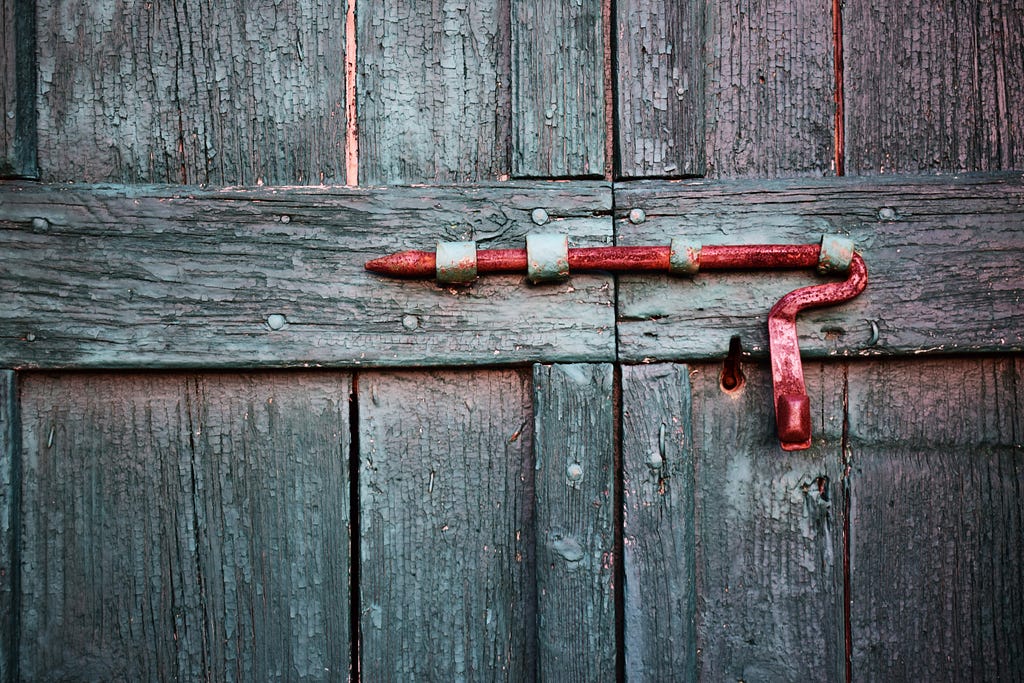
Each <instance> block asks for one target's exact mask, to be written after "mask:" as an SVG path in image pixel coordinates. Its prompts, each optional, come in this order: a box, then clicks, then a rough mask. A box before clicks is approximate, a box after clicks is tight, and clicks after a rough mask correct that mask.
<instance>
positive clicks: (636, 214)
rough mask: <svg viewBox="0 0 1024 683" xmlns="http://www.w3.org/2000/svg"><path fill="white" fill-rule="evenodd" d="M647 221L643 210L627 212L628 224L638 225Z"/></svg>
mask: <svg viewBox="0 0 1024 683" xmlns="http://www.w3.org/2000/svg"><path fill="white" fill-rule="evenodd" d="M645 220H647V212H646V211H644V210H643V209H630V211H629V222H630V223H632V224H633V225H639V224H641V223H643V222H644V221H645Z"/></svg>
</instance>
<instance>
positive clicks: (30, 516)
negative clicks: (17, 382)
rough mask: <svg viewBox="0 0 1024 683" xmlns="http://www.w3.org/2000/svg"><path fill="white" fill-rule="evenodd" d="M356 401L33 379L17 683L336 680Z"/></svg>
mask: <svg viewBox="0 0 1024 683" xmlns="http://www.w3.org/2000/svg"><path fill="white" fill-rule="evenodd" d="M350 390H351V389H350V380H349V376H348V375H346V374H339V373H318V374H316V375H312V374H303V373H279V374H259V375H207V376H193V375H182V374H170V375H168V374H144V375H126V374H117V375H115V374H76V375H44V374H30V375H27V376H25V378H24V380H23V385H22V400H23V404H22V415H23V424H24V478H23V508H22V509H23V514H22V519H23V524H22V526H21V530H20V531H21V548H22V555H21V565H22V568H23V572H22V577H23V580H22V582H21V585H22V605H23V606H24V607H23V609H22V611H21V613H20V615H19V616H20V627H21V643H22V648H21V652H20V668H21V670H20V673H21V675H22V676H23V677H24V678H25V679H26V680H63V679H65V678H71V677H74V678H81V679H88V680H172V679H178V680H198V679H211V680H268V679H272V678H289V679H296V680H321V679H323V678H325V677H327V678H333V677H340V678H344V677H345V676H346V675H347V672H348V665H349V633H348V629H349V613H348V581H349V576H348V572H349V566H348V530H347V525H348V509H347V507H348V500H349V495H348V491H347V487H348V482H347V475H348V463H347V455H348V440H349V430H348V414H349V411H348V401H349V394H350Z"/></svg>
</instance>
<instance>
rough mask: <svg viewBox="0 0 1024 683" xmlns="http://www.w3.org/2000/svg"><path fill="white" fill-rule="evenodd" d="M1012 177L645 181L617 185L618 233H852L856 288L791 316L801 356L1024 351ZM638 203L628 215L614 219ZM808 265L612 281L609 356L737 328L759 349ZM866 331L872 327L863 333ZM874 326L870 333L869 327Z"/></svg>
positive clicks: (645, 352)
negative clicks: (613, 321) (615, 344)
mask: <svg viewBox="0 0 1024 683" xmlns="http://www.w3.org/2000/svg"><path fill="white" fill-rule="evenodd" d="M1022 207H1024V181H1022V179H1021V176H1020V174H1015V175H1010V174H991V175H979V176H966V177H959V178H898V177H897V178H876V179H856V178H853V179H844V180H833V181H824V180H822V181H809V180H808V181H785V182H765V181H760V182H755V181H741V182H731V183H726V182H720V183H707V182H700V181H689V182H676V183H666V182H661V183H656V182H644V183H637V184H635V185H631V186H630V187H628V188H624V189H616V193H615V212H616V218H617V219H616V222H615V225H616V239H617V241H618V243H619V244H623V245H630V244H668V243H669V240H670V239H671V237H672V236H685V237H687V238H690V239H695V240H698V241H701V242H703V243H705V244H744V243H745V244H761V243H783V244H785V243H802V242H817V241H818V240H819V239H820V238H821V235H822V233H832V234H842V235H848V236H849V237H851V238H852V239H853V240H854V241H855V242H856V244H857V246H858V249H859V250H860V251H861V252H863V254H864V259H865V261H866V262H867V266H868V271H869V282H868V287H867V290H866V291H865V292H864V293H863V294H862V295H861V296H860V297H858V298H857V299H855V300H854V301H852V302H849V303H847V304H844V305H842V306H837V307H832V308H826V309H820V310H818V311H809V312H807V313H806V314H802V315H801V322H800V323H799V329H800V332H801V333H800V345H801V350H802V351H803V352H804V354H805V355H808V356H826V355H886V354H905V353H926V352H927V353H932V352H934V353H950V352H957V353H964V352H970V351H1006V350H1012V349H1021V348H1024V307H1022V306H1021V305H1020V301H1021V299H1022V296H1024V265H1022V261H1021V256H1020V255H1021V253H1022V251H1024V228H1022V226H1024V208H1022ZM633 208H641V209H644V210H645V211H646V215H647V219H646V221H645V222H643V223H640V224H638V225H634V224H633V223H631V222H630V221H629V220H628V218H626V217H627V216H628V214H629V212H630V210H631V209H633ZM820 281H821V280H820V279H819V278H817V277H816V276H815V275H813V274H810V273H789V274H787V273H781V272H774V273H747V274H744V273H722V272H715V273H706V274H701V275H698V276H696V277H694V278H692V279H689V278H670V277H668V276H656V277H652V276H650V275H627V276H622V277H620V278H619V290H618V316H619V324H618V337H619V355H620V358H621V359H623V360H626V361H641V360H643V359H647V358H657V359H686V358H721V357H724V356H725V354H726V351H727V350H728V348H729V340H730V338H732V337H733V336H739V337H740V338H741V340H742V343H743V349H744V351H746V352H750V353H753V354H754V355H757V356H763V355H766V354H767V351H768V342H767V325H766V319H767V315H768V311H769V310H770V308H771V307H772V305H773V304H774V303H775V302H776V301H777V300H778V299H779V298H781V297H782V296H783V295H784V294H785V293H786V292H788V291H790V290H792V289H794V288H796V287H798V286H803V285H807V284H814V283H815V282H820ZM876 330H877V335H876V334H875V331H876ZM876 337H877V338H876Z"/></svg>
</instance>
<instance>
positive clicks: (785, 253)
mask: <svg viewBox="0 0 1024 683" xmlns="http://www.w3.org/2000/svg"><path fill="white" fill-rule="evenodd" d="M452 244H453V243H447V244H446V243H441V244H439V245H438V250H437V252H436V253H432V252H427V251H404V252H400V253H397V254H391V255H389V256H383V257H381V258H378V259H373V260H372V261H368V262H367V263H366V269H367V270H370V271H373V272H375V273H381V274H384V275H391V276H398V277H430V276H436V277H437V280H438V283H440V284H453V283H454V284H468V283H471V282H472V281H473V279H475V277H476V274H477V273H511V272H523V271H524V270H525V271H527V273H528V277H529V279H530V281H531V282H541V281H551V280H563V279H565V278H566V277H568V276H569V271H570V269H572V270H606V271H612V272H621V271H630V270H644V271H646V270H650V271H661V272H666V271H667V272H670V273H673V274H676V275H694V274H696V273H698V272H701V273H703V272H707V271H711V270H751V269H780V268H786V269H792V268H815V269H816V270H817V271H818V272H819V273H821V274H826V275H827V274H835V273H846V274H847V276H846V279H845V280H843V281H841V282H830V283H827V284H823V285H814V286H811V287H803V288H801V289H797V290H795V291H792V292H790V293H789V294H787V295H786V296H784V297H782V299H780V300H779V302H778V303H777V304H775V306H774V307H772V310H771V311H770V312H769V313H768V339H769V342H770V350H771V365H772V384H773V391H774V400H775V422H776V426H777V429H778V435H779V441H780V443H781V445H782V448H783V450H787V451H793V450H802V449H806V448H810V446H811V402H810V399H809V398H808V396H807V389H806V388H805V386H804V371H803V365H802V363H801V362H800V346H799V344H798V341H797V334H796V316H797V314H798V313H800V312H801V311H804V310H807V309H809V308H818V307H822V306H831V305H833V304H838V303H841V302H843V301H848V300H850V299H852V298H854V297H855V296H857V295H858V294H860V293H861V292H863V291H864V288H865V287H866V286H867V282H868V271H867V266H866V265H865V263H864V259H862V258H861V257H860V255H859V254H857V253H856V251H855V250H854V244H853V242H851V241H850V240H848V239H846V238H843V237H836V236H832V235H825V236H824V237H822V240H821V242H820V243H819V244H758V245H739V246H720V245H704V246H702V245H700V244H699V243H697V242H690V241H686V240H683V239H674V240H672V244H671V246H668V247H665V246H655V247H590V248H580V249H570V248H569V247H568V240H567V238H566V237H565V236H564V235H530V236H529V237H527V248H526V249H525V250H524V249H488V250H481V251H477V250H476V248H475V245H474V244H473V243H472V242H467V243H457V246H452Z"/></svg>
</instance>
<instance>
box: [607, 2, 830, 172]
mask: <svg viewBox="0 0 1024 683" xmlns="http://www.w3.org/2000/svg"><path fill="white" fill-rule="evenodd" d="M615 7H616V15H617V21H618V25H617V27H616V32H617V33H616V34H617V36H618V42H617V46H618V49H617V56H618V62H617V79H616V83H617V86H618V91H617V92H618V95H617V102H618V112H617V117H618V149H619V156H620V159H619V174H620V175H621V176H624V177H627V178H637V177H644V176H648V177H649V176H683V175H700V176H711V177H739V176H744V177H750V176H768V177H780V176H781V177H785V176H820V175H822V174H829V173H834V172H835V169H834V168H833V167H832V166H833V155H834V115H835V105H834V89H835V73H834V66H833V64H834V59H833V52H834V47H833V37H832V22H831V21H830V16H831V12H832V2H831V0H800V2H789V3H778V2H773V1H772V0H743V1H742V2H732V1H726V0H716V1H714V2H703V1H702V0H689V1H686V2H674V1H672V0H623V1H621V2H616V3H615Z"/></svg>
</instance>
